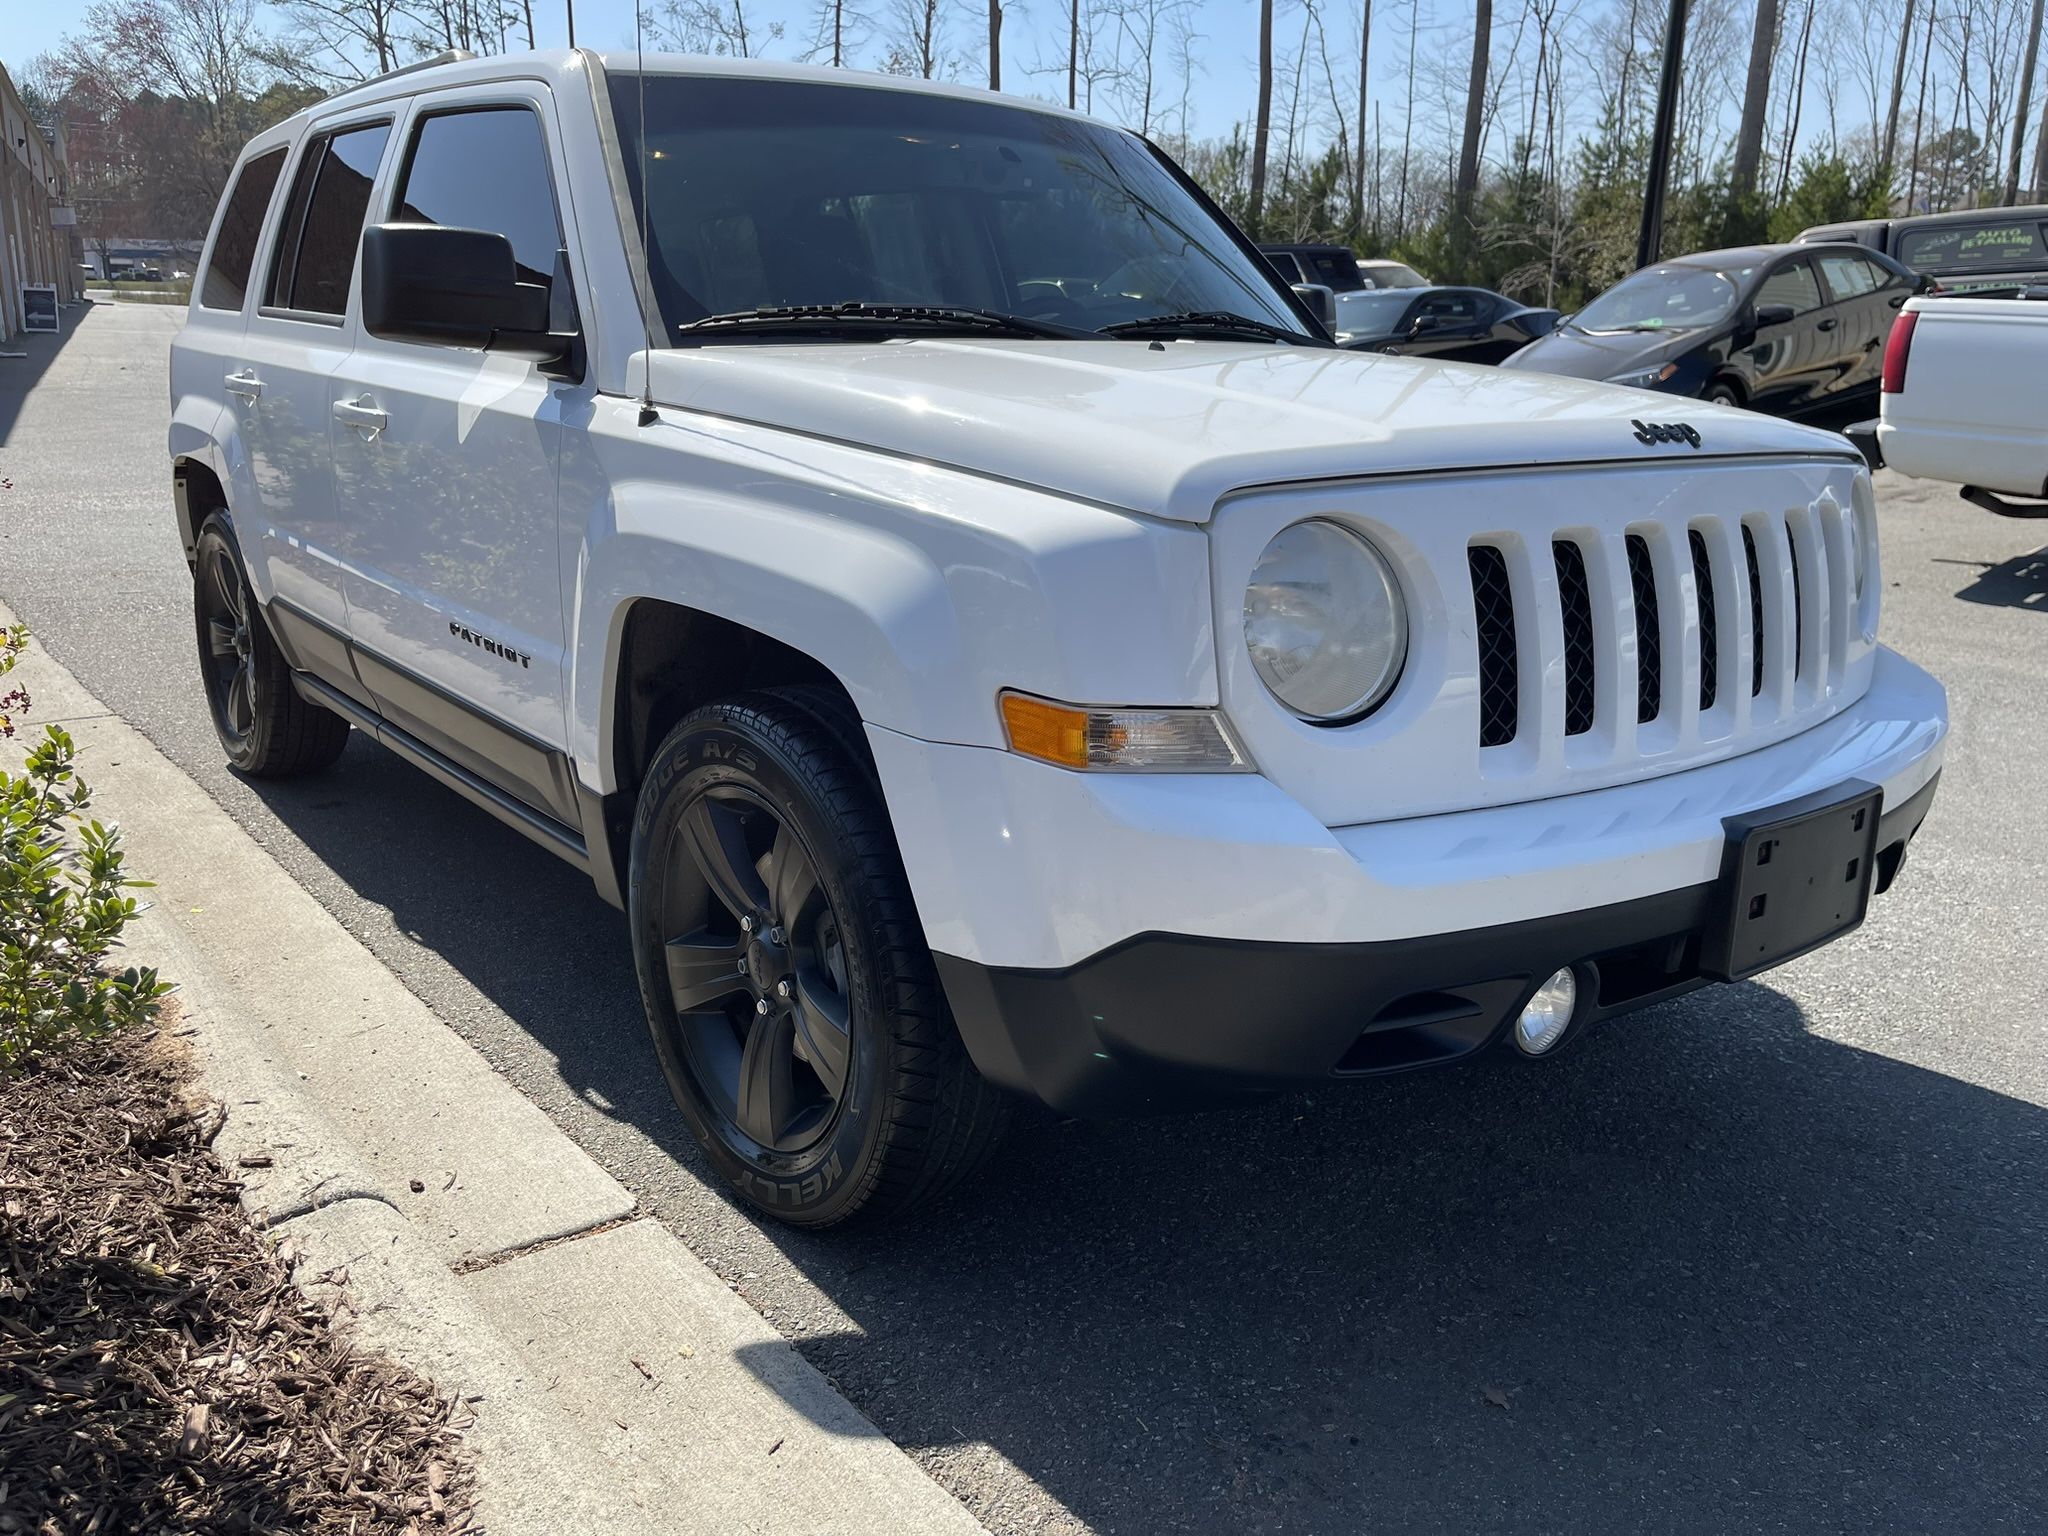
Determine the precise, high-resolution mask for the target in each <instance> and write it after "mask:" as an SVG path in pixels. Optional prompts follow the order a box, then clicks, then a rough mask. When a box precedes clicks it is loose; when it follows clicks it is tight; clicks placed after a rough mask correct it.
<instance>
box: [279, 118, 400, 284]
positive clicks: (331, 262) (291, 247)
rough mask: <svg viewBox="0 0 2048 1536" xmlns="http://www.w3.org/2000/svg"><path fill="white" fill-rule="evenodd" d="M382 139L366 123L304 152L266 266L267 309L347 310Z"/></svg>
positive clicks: (384, 129) (386, 133)
mask: <svg viewBox="0 0 2048 1536" xmlns="http://www.w3.org/2000/svg"><path fill="white" fill-rule="evenodd" d="M390 136H391V125H390V124H389V123H371V124H369V125H367V126H364V127H361V128H348V129H344V130H343V131H341V132H339V133H333V134H322V135H321V136H320V137H319V138H317V139H315V140H314V141H313V143H312V144H310V145H309V146H307V149H306V155H305V158H304V159H303V160H302V161H300V163H299V174H298V176H297V178H296V179H295V180H294V181H293V182H292V200H291V202H290V203H289V204H288V205H287V206H286V208H285V217H284V224H283V227H282V228H281V229H280V230H279V231H278V240H277V255H276V257H275V258H274V259H273V260H272V262H271V267H270V303H271V304H272V305H273V306H275V307H277V308H280V309H296V310H300V311H303V312H305V313H308V314H316V315H339V314H341V313H342V312H343V311H344V310H345V309H347V308H348V285H349V279H350V277H351V276H352V275H353V274H354V272H355V266H356V249H357V247H358V246H359V245H361V243H362V235H363V215H364V214H365V213H366V212H367V211H368V210H369V207H370V185H371V183H372V182H374V181H375V180H376V178H377V162H378V161H380V160H381V159H383V157H384V141H385V140H386V139H387V138H389V137H390Z"/></svg>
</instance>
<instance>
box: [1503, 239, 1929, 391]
mask: <svg viewBox="0 0 2048 1536" xmlns="http://www.w3.org/2000/svg"><path fill="white" fill-rule="evenodd" d="M1927 286H1929V284H1928V282H1927V280H1926V279H1924V278H1919V277H1916V276H1915V275H1914V274H1913V273H1911V272H1909V271H1907V270H1906V269H1905V268H1904V267H1902V266H1900V265H1899V264H1898V263H1897V262H1896V261H1894V260H1892V259H1891V258H1890V257H1889V256H1886V255H1883V254H1881V253H1880V252H1877V251H1872V250H1866V249H1863V248H1861V247H1858V246H1853V245H1755V246H1744V247H1742V248H1740V249H1737V250H1729V251H1702V252H1700V253H1699V254H1698V255H1696V256H1685V257H1681V258H1680V259H1679V260H1677V261H1667V262H1661V263H1659V264H1658V265H1656V266H1653V267H1645V268H1643V269H1642V270H1641V271H1640V272H1634V273H1631V274H1630V275H1629V276H1627V277H1625V278H1623V279H1622V280H1621V281H1620V282H1618V283H1616V284H1615V285H1614V286H1613V287H1612V288H1610V289H1608V290H1607V291H1606V292H1605V293H1603V294H1601V295H1600V297H1599V298H1597V299H1595V300H1594V301H1593V302H1592V303H1590V304H1588V305H1587V306H1586V307H1585V308H1584V309H1582V310H1580V311H1579V312H1578V313H1577V314H1575V315H1571V316H1568V317H1567V318H1566V319H1565V320H1564V321H1563V322H1562V323H1561V324H1560V325H1559V326H1558V328H1557V329H1556V330H1555V331H1553V332H1552V333H1551V334H1550V335H1549V336H1546V337H1544V338H1543V339H1542V340H1541V341H1538V342H1535V343H1533V344H1532V345H1530V346H1528V347H1525V348H1524V349H1523V350H1522V351H1520V352H1517V353H1516V354H1515V355H1514V357H1513V358H1512V359H1510V360H1509V361H1508V362H1507V363H1506V364H1505V365H1504V366H1506V367H1509V368H1529V369H1534V370H1535V371H1537V372H1539V373H1562V374H1567V375H1569V376H1571V377H1573V378H1579V379H1604V380H1605V381H1607V382H1608V383H1610V384H1628V385H1633V386H1634V387H1636V388H1638V389H1654V390H1659V391H1662V392H1663V393H1665V394H1670V395H1686V396H1691V397H1692V398H1694V399H1701V400H1718V401H1722V402H1724V403H1727V404H1730V405H1746V406H1750V407H1752V408H1753V409H1756V410H1759V411H1769V412H1771V413H1773V414H1774V415H1779V416H1799V415H1804V414H1807V413H1810V412H1816V411H1832V410H1835V409H1837V408H1841V407H1846V406H1852V405H1861V404H1874V403H1875V402H1876V399H1877V386H1878V381H1879V377H1880V375H1881V373H1882V370H1883V364H1884V343H1885V337H1886V336H1888V335H1889V334H1890V332H1891V326H1892V317H1893V316H1894V315H1895V314H1896V313H1897V311H1898V309H1899V307H1900V306H1901V305H1903V304H1904V303H1905V302H1906V300H1907V299H1909V298H1911V297H1912V296H1913V295H1914V294H1915V293H1917V292H1919V291H1921V289H1922V288H1924V287H1927Z"/></svg>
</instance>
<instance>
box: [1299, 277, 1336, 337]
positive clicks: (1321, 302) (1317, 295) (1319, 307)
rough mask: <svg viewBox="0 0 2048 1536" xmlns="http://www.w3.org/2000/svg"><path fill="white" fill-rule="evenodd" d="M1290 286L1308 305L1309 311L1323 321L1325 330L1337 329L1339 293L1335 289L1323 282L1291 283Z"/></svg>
mask: <svg viewBox="0 0 2048 1536" xmlns="http://www.w3.org/2000/svg"><path fill="white" fill-rule="evenodd" d="M1288 286H1289V287H1290V288H1292V289H1293V290H1294V293H1295V297H1297V298H1299V299H1300V300H1301V302H1302V303H1304V304H1306V305H1307V306H1308V309H1309V313H1310V314H1312V315H1314V316H1315V317H1316V318H1317V319H1318V320H1320V321H1322V323H1323V329H1324V330H1326V331H1334V330H1336V329H1337V295H1336V293H1335V291H1334V290H1332V289H1330V288H1328V287H1326V286H1325V285H1324V284H1322V283H1289V284H1288Z"/></svg>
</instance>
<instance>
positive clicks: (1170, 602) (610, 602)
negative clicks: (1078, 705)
mask: <svg viewBox="0 0 2048 1536" xmlns="http://www.w3.org/2000/svg"><path fill="white" fill-rule="evenodd" d="M614 407H615V408H616V409H614ZM586 441H587V444H588V448H589V451H588V453H587V454H582V455H577V456H575V458H574V460H573V461H572V462H570V463H568V464H565V467H564V480H563V486H564V496H563V518H564V532H565V537H566V536H567V535H568V533H569V530H570V528H571V527H572V526H573V527H574V528H576V529H578V530H580V539H579V540H578V547H577V548H576V549H575V551H574V554H573V567H574V572H575V575H574V591H573V593H572V594H571V601H570V604H569V607H570V611H571V613H572V615H573V618H572V626H573V631H574V633H573V637H572V638H573V656H572V662H571V681H570V693H571V698H570V711H569V714H570V738H571V751H572V754H573V756H574V757H575V759H576V763H577V766H578V771H579V773H580V775H581V776H582V777H583V779H584V782H586V783H589V784H592V785H594V786H595V787H596V788H597V789H598V790H599V791H600V792H601V793H609V792H610V791H611V790H613V789H614V788H616V787H617V785H618V783H619V782H620V780H621V777H622V775H621V774H620V773H619V772H618V765H616V764H615V763H614V762H613V761H612V751H613V747H614V743H615V741H616V738H617V735H618V733H617V731H616V730H615V722H614V720H613V718H612V714H613V709H614V707H615V700H616V697H617V689H616V687H615V686H614V680H615V679H616V678H617V676H618V668H619V665H620V654H619V651H620V645H621V642H622V640H623V637H624V634H625V631H626V615H627V613H628V612H629V611H630V609H631V608H632V606H633V604H634V603H635V602H637V601H640V600H642V599H647V598H652V599H657V600H660V601H663V602H668V603H674V604H679V605H681V606H683V607H687V608H693V609H697V610H700V611H702V612H705V613H710V614H715V615H716V616H718V617H720V618H723V619H727V620H730V621H732V622H734V623H737V624H741V625H744V626H746V627H748V628H750V629H753V630H755V631H757V632H759V633H761V634H764V635H767V636H769V637H770V638H772V639H775V640H777V641H780V642H781V643H783V644H784V645H787V646H790V647H791V648H793V649H795V650H797V651H799V652H801V653H803V654H804V655H806V656H809V657H811V658H813V659H814V660H816V661H818V662H819V663H820V664H822V665H823V666H824V667H826V668H827V669H828V670H829V671H830V672H831V673H832V674H833V675H834V676H835V677H837V678H838V679H839V681H840V682H841V684H842V685H843V686H844V687H845V689H846V691H847V693H848V695H849V696H850V697H851V698H852V700H853V702H854V705H855V707H856V708H857V709H858V710H859V711H860V714H861V718H862V719H863V720H864V721H866V722H867V723H869V724H872V725H880V726H884V727H886V728H888V729H890V730H893V731H897V732H900V733H901V734H903V735H906V736H912V737H916V738H918V739H921V740H925V741H938V742H952V743H960V744H966V745H976V746H997V745H1001V743H1002V730H1001V723H1000V720H999V719H998V717H997V713H996V697H997V694H998V693H999V692H1000V691H1001V690H1002V689H1004V688H1021V689H1025V690H1027V691H1030V692H1034V693H1042V694H1045V695H1047V696H1050V697H1054V698H1063V699H1073V700H1077V701H1083V702H1092V703H1148V704H1159V705H1176V704H1178V705H1213V704H1214V703H1215V702H1216V700H1217V696H1218V695H1217V684H1216V670H1215V647H1214V644H1213V642H1212V639H1211V635H1210V618H1209V614H1210V607H1209V602H1208V584H1209V578H1208V543H1207V540H1206V538H1205V537H1204V536H1203V534H1202V532H1201V530H1199V529H1195V528H1187V527H1179V526H1175V525H1171V524H1165V523H1157V522H1152V521H1149V520H1146V519H1143V518H1138V517H1133V516H1130V515H1128V514H1124V513H1119V512H1114V511H1109V510H1106V509H1102V508H1097V507H1092V506H1085V505H1079V504H1076V503H1074V502H1071V501H1068V500H1064V499H1062V498H1059V497H1055V496H1049V495H1046V494H1043V493H1041V492H1038V491H1033V490H1028V489H1025V488H1022V487H1018V486H1014V485H1009V484H1007V483H1002V482H993V481H988V480H983V479H980V478H977V477H973V476H969V475H964V474H961V473H959V472H957V471H953V470H945V469H939V468H935V467H933V466H929V465H923V464H917V463H913V462H910V461H906V460H902V459H896V458H891V457H885V456H882V455H877V454H872V453H868V452H866V451H863V450H859V449H850V448H847V447H844V446H841V445H837V444H830V443H822V442H819V441H817V440H815V439H806V438H797V437H793V436H792V435H790V434H787V433H779V432H775V431H773V430H771V429H767V428H759V427H749V426H746V425H743V424H739V423H732V422H725V421H718V420H715V419H706V418H697V417H691V416H688V415H687V414H685V413H680V412H664V413H663V418H662V420H660V421H658V422H656V423H654V424H652V425H650V426H646V427H642V426H639V425H638V424H637V422H636V421H635V419H634V408H633V406H632V405H631V403H630V402H615V401H599V402H597V405H596V410H595V417H594V420H593V422H592V427H591V431H590V433H589V435H588V438H587V439H586Z"/></svg>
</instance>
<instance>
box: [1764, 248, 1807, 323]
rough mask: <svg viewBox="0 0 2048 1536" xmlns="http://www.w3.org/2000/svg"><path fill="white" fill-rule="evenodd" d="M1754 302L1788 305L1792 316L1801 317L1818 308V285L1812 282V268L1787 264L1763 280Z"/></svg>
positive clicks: (1799, 262) (1793, 263)
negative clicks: (1790, 307)
mask: <svg viewBox="0 0 2048 1536" xmlns="http://www.w3.org/2000/svg"><path fill="white" fill-rule="evenodd" d="M1756 301H1757V303H1759V304H1790V305H1791V306H1792V313H1793V314H1795V315H1803V314H1805V313H1806V312H1807V311H1808V310H1810V309H1819V308H1820V284H1819V283H1817V282H1816V281H1814V276H1813V268H1811V267H1809V266H1808V265H1807V264H1806V263H1805V262H1803V261H1793V262H1787V263H1786V264H1785V265H1784V266H1782V267H1780V268H1778V270H1777V271H1775V272H1773V273H1772V274H1771V275H1770V276H1769V277H1767V278H1765V279H1764V285H1763V287H1761V288H1759V289H1757V291H1756Z"/></svg>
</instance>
